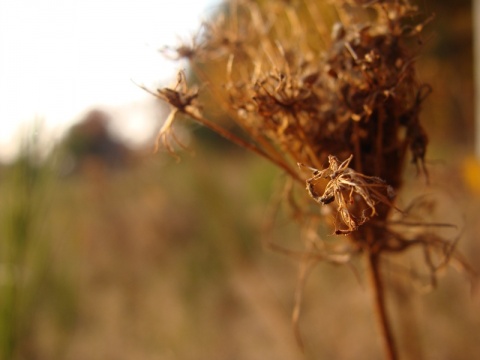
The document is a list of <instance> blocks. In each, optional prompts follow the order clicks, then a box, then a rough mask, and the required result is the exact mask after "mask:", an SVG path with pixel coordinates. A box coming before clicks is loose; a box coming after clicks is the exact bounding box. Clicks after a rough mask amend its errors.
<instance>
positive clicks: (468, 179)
mask: <svg viewBox="0 0 480 360" xmlns="http://www.w3.org/2000/svg"><path fill="white" fill-rule="evenodd" d="M463 178H464V181H465V184H466V185H467V186H468V188H469V189H470V190H471V191H472V193H473V194H475V195H479V196H480V160H479V159H477V158H475V157H468V158H466V159H465V161H464V164H463Z"/></svg>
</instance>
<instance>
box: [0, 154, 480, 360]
mask: <svg viewBox="0 0 480 360" xmlns="http://www.w3.org/2000/svg"><path fill="white" fill-rule="evenodd" d="M195 149H196V154H195V155H194V156H191V155H186V154H184V155H183V159H182V161H181V162H180V163H176V162H175V161H174V160H173V159H171V158H169V157H167V156H166V155H147V156H140V157H139V159H138V160H137V161H136V162H135V163H134V165H132V166H131V167H129V168H126V169H123V170H121V169H120V170H116V171H109V170H107V169H106V168H104V167H102V165H101V164H100V163H95V161H93V162H92V163H90V164H89V166H87V167H86V168H85V170H84V172H83V173H82V174H79V175H75V176H69V177H62V176H58V173H57V172H55V171H54V170H55V169H56V166H57V165H56V163H55V161H51V162H50V163H48V164H47V165H45V166H44V167H39V168H36V167H35V166H33V167H32V166H25V165H24V167H23V168H22V167H18V166H17V167H11V168H7V169H5V168H4V169H3V170H2V173H1V174H2V175H1V181H2V184H1V185H2V186H1V191H2V199H4V200H3V201H2V203H1V214H2V221H3V226H4V229H10V232H6V233H4V234H3V235H2V238H3V241H2V256H3V258H2V284H1V285H2V287H1V292H2V298H1V305H2V314H3V317H2V347H3V348H2V351H3V354H4V357H3V358H5V359H7V358H15V359H79V360H81V359H182V360H183V359H185V360H189V359H192V360H196V359H219V360H223V359H239V360H243V359H245V360H255V359H259V360H260V359H262V360H263V359H272V360H273V359H275V360H278V359H285V360H291V359H380V358H381V354H382V352H381V344H380V342H379V340H378V336H377V329H376V326H375V325H376V324H375V319H374V316H373V313H372V310H371V299H370V293H369V290H368V283H367V280H366V279H365V277H364V275H363V271H362V268H363V264H362V262H361V259H359V260H358V261H356V262H355V264H354V265H355V267H356V268H357V271H358V274H359V276H360V279H357V278H356V275H355V274H354V272H352V271H351V270H350V269H348V268H347V267H334V266H331V265H328V264H319V266H318V267H316V268H315V270H314V271H313V273H312V275H311V277H310V278H309V280H308V283H307V287H306V289H305V301H304V306H303V309H302V318H301V322H300V329H301V332H302V334H303V336H304V341H305V346H306V348H305V353H304V354H302V352H301V351H300V350H299V347H298V346H297V344H296V342H295V338H294V333H293V330H292V326H291V322H290V317H291V311H292V307H293V296H294V292H295V288H296V284H297V267H298V264H297V263H296V261H294V260H293V259H290V258H288V257H287V256H285V255H281V254H278V253H274V252H272V251H271V250H268V249H266V248H265V247H263V246H262V231H261V230H262V226H263V223H264V221H265V216H266V213H267V210H268V206H269V203H270V201H271V200H270V197H271V195H272V194H273V193H274V192H275V191H276V189H277V188H278V185H279V184H281V182H282V178H281V176H280V175H279V174H278V173H277V172H276V170H274V169H273V168H272V167H271V166H270V165H268V164H266V163H265V162H264V161H262V160H258V159H253V158H252V157H248V156H244V155H243V154H241V153H239V152H238V151H234V150H232V149H229V148H227V149H221V150H218V149H217V150H215V149H213V148H209V147H208V146H207V147H205V146H195ZM28 169H29V170H28ZM32 169H36V170H35V171H36V172H35V173H33V172H32ZM435 169H437V170H435ZM434 171H438V172H439V174H437V175H439V176H438V178H442V174H446V173H449V174H461V169H454V168H451V167H448V166H446V165H442V166H436V167H434ZM14 174H16V175H15V176H17V177H12V176H13V175H14ZM18 176H20V178H19V177H18ZM21 176H24V178H21ZM461 179H462V178H461V176H456V177H455V176H451V177H450V178H448V179H445V180H444V181H440V183H439V184H437V185H438V187H443V189H444V190H442V191H443V193H444V194H446V195H445V196H444V197H445V199H447V200H448V199H450V200H451V199H452V198H453V199H455V206H458V207H459V208H461V209H463V211H464V214H465V215H464V218H465V223H466V225H465V235H464V236H463V238H462V241H461V243H460V248H461V249H463V250H464V251H465V252H466V254H467V257H468V258H469V260H470V261H471V263H472V264H474V265H476V264H478V259H479V256H478V255H479V246H478V241H477V240H476V236H477V233H478V230H480V228H479V225H478V221H477V220H478V217H477V214H478V211H479V210H480V202H479V201H478V198H475V197H474V196H466V194H465V192H464V191H465V188H462V186H463V185H462V183H461ZM453 181H455V182H456V184H457V185H458V186H455V187H453V185H452V184H453ZM442 182H443V183H444V185H448V186H449V187H448V188H447V187H446V186H443V185H442V184H441V183H442ZM419 183H420V182H419ZM418 186H422V185H418ZM434 188H435V186H434ZM445 189H446V190H445ZM24 196H28V198H24ZM21 199H24V200H21ZM450 200H448V201H450ZM22 201H23V202H22ZM12 219H13V222H15V221H17V222H18V221H20V224H19V225H18V226H17V228H13V230H12V227H11V226H10V227H8V226H5V225H6V224H7V222H8V221H10V222H12ZM15 219H16V220H15ZM19 219H20V220H19ZM15 229H16V230H15ZM21 229H24V230H25V229H26V230H25V231H23V230H21ZM22 231H23V232H22ZM5 234H6V235H5ZM275 236H276V238H277V240H278V241H279V242H280V243H282V244H285V245H288V246H290V247H293V248H297V249H301V248H302V245H301V244H300V240H299V231H298V229H297V228H296V227H295V226H294V225H292V224H291V225H289V224H288V222H286V219H283V220H280V221H279V222H278V231H276V232H275ZM333 238H334V237H333V236H332V240H333ZM327 241H329V240H328V239H327ZM20 243H21V244H20ZM15 247H16V248H17V251H16V253H17V256H10V258H6V257H5V256H6V255H5V254H12V251H11V250H12V249H13V248H15ZM7 248H8V249H9V250H10V252H8V251H7V250H8V249H7ZM18 254H20V255H18ZM7 260H8V261H9V263H8V262H7ZM7 269H10V270H12V271H10V272H8V271H7ZM388 274H390V272H389V273H388ZM387 276H389V278H390V280H391V283H392V284H398V282H399V281H400V282H401V284H402V286H391V288H390V298H389V304H390V308H391V310H392V316H393V318H394V325H395V328H396V331H397V332H398V334H399V335H400V339H401V348H404V351H403V354H404V358H405V359H421V358H424V359H436V360H437V359H453V358H454V359H472V358H474V357H475V354H478V353H480V341H478V340H479V334H480V313H479V312H478V305H479V303H480V302H479V298H478V294H477V295H476V296H473V297H470V288H469V284H468V281H466V280H465V279H464V278H463V277H462V275H459V274H458V273H456V272H455V271H453V270H449V271H448V272H447V273H446V274H445V276H444V277H443V278H442V279H441V282H440V285H439V288H438V289H436V290H435V291H433V292H430V293H427V294H424V293H422V292H421V291H418V289H415V286H413V285H414V284H413V282H412V281H411V280H409V279H408V276H401V277H399V276H396V275H395V271H393V270H392V272H391V275H387ZM12 282H13V283H12ZM8 289H13V291H12V292H9V290H8ZM402 289H403V290H402ZM7 294H10V295H11V296H12V299H13V302H12V303H8V301H7V300H6V299H7V297H6V295H7ZM6 314H10V315H12V314H15V316H13V315H12V317H8V316H6ZM406 328H408V329H409V330H408V332H402V330H404V329H406ZM9 333H11V335H10V337H9V339H7V341H6V340H5V338H6V336H7V335H8V334H9ZM8 349H10V350H8ZM405 349H406V350H405ZM9 351H10V353H9Z"/></svg>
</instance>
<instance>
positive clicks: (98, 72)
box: [0, 0, 219, 159]
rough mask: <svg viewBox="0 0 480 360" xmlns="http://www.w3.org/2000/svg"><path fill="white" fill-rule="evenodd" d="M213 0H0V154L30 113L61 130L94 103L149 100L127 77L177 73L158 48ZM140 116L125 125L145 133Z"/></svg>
mask: <svg viewBox="0 0 480 360" xmlns="http://www.w3.org/2000/svg"><path fill="white" fill-rule="evenodd" d="M218 2H219V1H218V0H174V1H167V0H0V159H1V158H8V157H9V156H11V154H12V153H13V151H14V148H15V145H16V144H17V143H18V138H19V135H20V132H21V130H20V129H22V128H25V124H31V123H32V121H33V120H34V119H35V118H41V119H43V121H44V122H45V124H46V128H47V129H48V132H49V133H57V134H58V133H59V132H60V131H61V130H62V129H64V128H66V126H67V124H69V123H71V122H72V121H74V120H78V117H79V116H80V115H81V113H82V112H83V111H85V110H86V109H88V108H91V107H93V106H97V105H100V106H101V105H106V106H116V105H120V104H128V103H135V102H141V101H143V100H144V99H146V98H148V95H147V94H146V93H145V92H143V91H142V90H140V89H139V88H138V87H136V86H135V85H134V84H133V83H132V80H134V81H135V82H138V83H144V84H146V85H149V84H153V83H155V82H158V81H159V80H162V79H167V78H168V77H169V76H172V75H174V74H175V72H176V69H177V68H178V67H179V65H177V64H172V63H169V62H167V61H165V60H164V59H163V58H162V56H161V55H159V54H158V52H157V49H158V48H160V47H161V46H162V45H166V44H171V45H175V44H176V43H177V38H178V36H181V37H186V36H187V35H188V34H191V33H193V31H194V30H195V29H196V28H198V26H199V23H200V21H201V19H202V17H204V16H206V15H207V14H208V11H207V9H209V10H212V9H213V6H214V5H213V4H217V3H218ZM135 121H136V122H137V123H132V122H135ZM142 121H143V120H142V117H141V116H137V117H136V119H125V124H124V125H125V126H124V129H126V131H127V132H128V131H130V132H133V133H131V136H135V134H137V133H138V136H142V131H143V130H142V128H144V127H147V126H148V124H142V123H141V122H142ZM150 127H151V124H150ZM136 132H137V133H136Z"/></svg>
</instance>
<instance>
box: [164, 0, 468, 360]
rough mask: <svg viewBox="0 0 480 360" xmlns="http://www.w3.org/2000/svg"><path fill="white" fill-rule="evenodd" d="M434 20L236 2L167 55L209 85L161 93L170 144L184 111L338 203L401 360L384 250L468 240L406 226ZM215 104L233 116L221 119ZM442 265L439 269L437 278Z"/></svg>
mask: <svg viewBox="0 0 480 360" xmlns="http://www.w3.org/2000/svg"><path fill="white" fill-rule="evenodd" d="M428 21H429V19H428V18H423V19H422V18H421V17H420V16H419V14H418V11H417V8H416V7H415V6H413V5H411V4H410V3H409V1H408V0H377V1H375V0H373V1H360V0H357V1H337V2H334V3H333V4H328V3H324V2H320V1H314V0H298V1H295V0H290V1H287V0H284V1H268V0H264V1H260V0H259V1H254V0H232V1H230V2H229V3H228V4H226V6H225V8H224V10H223V11H222V12H221V13H220V14H218V15H217V16H216V17H215V18H214V19H213V20H212V21H210V22H208V23H205V24H204V26H203V27H202V29H201V30H199V33H198V35H197V36H196V37H195V38H194V39H192V40H191V42H190V43H188V44H182V45H180V46H179V47H177V48H164V49H163V50H162V51H163V52H164V53H165V54H166V55H167V56H169V57H171V58H173V59H177V60H186V61H187V62H188V65H189V67H190V69H191V70H192V71H193V72H194V73H195V75H196V76H197V78H199V79H200V80H201V82H202V86H203V89H204V91H202V92H200V93H199V92H198V90H196V89H193V90H189V89H188V87H187V85H186V78H185V75H184V74H183V73H181V74H180V75H179V80H178V83H177V85H176V86H175V87H174V88H171V89H170V88H167V89H161V90H158V92H157V93H155V95H156V96H158V97H159V98H161V99H162V100H164V101H166V102H168V103H169V104H170V105H171V106H172V113H171V114H170V116H169V118H168V120H167V121H166V122H165V124H164V126H163V127H162V129H161V130H160V133H159V135H158V142H159V143H161V144H163V145H165V147H166V148H167V149H168V150H169V151H173V150H174V147H173V146H172V144H171V143H170V142H169V141H170V139H171V136H172V135H173V131H172V126H173V124H174V118H175V115H176V114H177V113H179V112H181V113H184V114H186V115H188V116H189V117H191V118H192V119H193V120H195V121H197V122H199V123H201V124H203V125H205V126H207V127H209V128H210V129H212V130H213V131H215V132H217V133H219V134H220V135H222V136H224V137H225V138H227V139H228V140H230V141H232V142H234V143H236V144H238V145H240V146H242V147H244V148H247V149H249V150H251V151H253V152H255V153H256V154H258V155H260V156H262V157H264V158H266V159H268V160H269V161H271V162H272V163H274V164H276V165H277V166H278V167H280V168H281V169H283V170H284V171H285V172H286V173H287V174H288V175H290V177H291V178H293V179H294V180H297V181H300V182H302V183H304V184H306V189H307V191H306V192H305V194H306V195H309V196H310V197H311V198H313V200H315V201H316V202H318V203H319V204H321V206H329V207H331V210H332V212H333V214H334V218H335V219H336V221H335V222H336V229H335V232H336V233H337V234H344V235H349V239H351V241H352V243H353V244H354V247H355V248H356V249H358V250H362V251H364V252H365V253H367V254H368V256H369V259H370V263H371V266H372V272H373V282H374V286H375V287H376V288H377V300H378V304H377V305H378V306H379V312H380V317H381V319H382V324H383V328H384V337H385V339H386V343H387V348H389V351H390V355H391V357H392V358H394V354H395V349H394V346H393V340H392V339H391V338H392V336H391V333H390V330H389V326H388V323H387V321H386V320H385V317H386V315H385V308H384V304H383V298H382V295H381V293H382V290H381V288H382V285H381V281H380V275H379V271H378V256H379V255H380V254H383V253H385V252H394V251H397V252H398V251H403V250H405V249H407V248H410V247H411V246H413V245H416V246H417V245H419V246H420V247H422V248H423V249H424V250H425V252H426V253H431V252H435V253H437V254H439V255H440V256H441V257H442V258H443V259H444V260H448V259H450V258H451V257H452V256H453V254H454V244H455V243H456V242H455V241H451V242H450V241H447V240H445V239H442V238H441V237H440V236H438V235H432V233H431V232H430V231H427V230H428V229H431V228H432V227H435V226H445V225H444V224H425V223H416V225H415V226H414V227H416V228H417V229H420V230H421V231H413V232H412V231H409V232H406V231H404V229H402V228H401V227H402V225H405V226H411V225H412V222H409V221H408V219H409V215H410V213H409V211H407V210H404V211H399V210H398V209H397V208H396V207H395V205H394V202H395V200H396V199H395V196H396V195H395V194H396V193H398V191H399V190H400V187H401V184H402V173H403V168H404V165H405V163H406V162H407V161H406V160H407V158H410V159H411V161H412V162H413V163H414V164H415V165H416V166H417V168H418V169H419V170H421V172H422V173H423V174H424V176H425V177H426V178H428V174H427V170H426V167H425V154H426V148H427V144H428V137H427V135H426V131H425V129H424V128H423V126H422V124H421V123H420V119H419V113H420V110H421V106H422V104H423V102H424V100H425V98H426V97H427V96H428V94H429V93H430V91H431V89H430V87H429V85H426V84H422V83H420V82H419V81H418V79H417V77H416V74H415V57H416V55H417V54H416V53H417V51H418V49H417V48H418V46H419V45H418V44H420V43H421V42H422V39H421V34H420V33H421V31H422V29H423V27H424V25H425V24H426V23H427V22H428ZM202 97H203V98H202ZM202 99H203V102H202ZM200 103H202V104H203V106H204V108H205V109H207V110H206V111H203V110H202V108H201V107H200V105H199V104H200ZM209 107H211V108H216V109H218V108H221V109H222V110H223V115H222V117H220V118H217V119H215V118H212V117H211V116H209V112H208V108H209ZM212 119H213V120H212ZM233 126H234V127H236V128H238V129H236V130H235V131H232V130H231V129H232V127H233ZM238 130H241V131H238ZM239 133H241V134H243V136H242V135H238V134H239ZM297 164H299V165H300V166H297ZM305 170H307V171H305ZM308 171H310V172H311V175H310V177H308ZM392 209H396V210H394V211H392ZM392 213H396V216H397V218H396V220H395V221H393V220H392V219H391V216H392ZM391 224H394V225H395V226H391ZM399 227H400V228H399ZM425 229H427V230H425ZM457 259H460V258H459V257H457ZM459 261H460V262H461V263H462V264H463V267H464V268H466V265H465V264H464V263H463V262H462V261H461V260H459ZM440 263H441V264H445V263H446V261H441V262H440ZM437 270H438V267H436V266H434V265H432V266H431V267H430V271H431V274H432V276H433V278H434V277H435V274H436V271H437Z"/></svg>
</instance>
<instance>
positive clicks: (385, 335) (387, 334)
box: [368, 252, 398, 360]
mask: <svg viewBox="0 0 480 360" xmlns="http://www.w3.org/2000/svg"><path fill="white" fill-rule="evenodd" d="M368 265H369V272H370V277H371V281H372V287H373V293H374V306H375V312H376V314H377V318H378V324H379V327H380V332H381V335H382V339H383V343H384V347H385V354H386V357H385V358H386V359H388V360H397V359H398V354H397V348H396V346H395V341H394V338H393V333H392V329H391V326H390V322H389V319H388V315H387V309H386V305H385V296H384V295H385V294H384V290H385V289H384V286H383V283H382V279H381V274H380V266H379V265H380V264H379V254H378V253H373V252H369V253H368Z"/></svg>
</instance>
